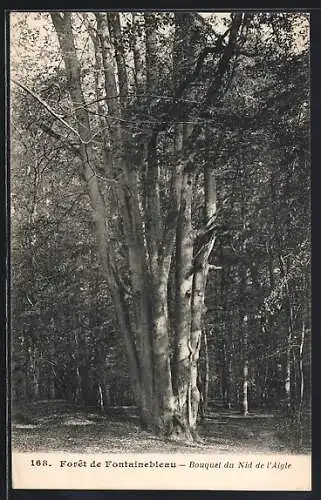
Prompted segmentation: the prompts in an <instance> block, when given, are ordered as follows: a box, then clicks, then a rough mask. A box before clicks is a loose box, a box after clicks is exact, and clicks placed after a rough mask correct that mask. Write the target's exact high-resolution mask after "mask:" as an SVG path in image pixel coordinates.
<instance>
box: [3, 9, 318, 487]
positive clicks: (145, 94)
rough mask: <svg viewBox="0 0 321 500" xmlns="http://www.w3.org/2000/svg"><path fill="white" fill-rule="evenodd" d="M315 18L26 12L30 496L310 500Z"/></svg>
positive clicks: (20, 360) (23, 332) (22, 381)
mask: <svg viewBox="0 0 321 500" xmlns="http://www.w3.org/2000/svg"><path fill="white" fill-rule="evenodd" d="M309 22H310V19H309V14H307V13H304V12H293V11H289V12H286V11H284V12H266V11H264V12H260V11H255V12H254V11H253V12H250V11H244V12H242V11H231V12H214V11H213V12H197V11H168V12H164V11H162V12H158V11H146V12H143V11H139V12H135V11H132V12H127V11H121V12H116V11H91V12H89V11H88V12H83V11H61V12H58V11H52V12H50V11H48V12H46V11H41V12H36V11H32V12H31V11H25V12H22V11H19V12H18V11H12V12H10V60H9V71H10V74H9V84H10V172H9V174H10V186H11V188H10V189H11V201H10V225H11V241H10V256H11V279H10V287H11V288H10V296H11V310H10V316H11V323H10V325H11V328H10V330H11V334H10V338H11V363H10V364H11V388H12V393H11V448H12V482H13V488H18V489H21V488H23V489H86V490H88V489H89V490H90V489H95V490H97V489H102V490H108V489H113V490H115V489H117V490H144V489H148V490H153V489H157V490H173V489H179V490H212V491H218V490H231V489H235V490H255V491H260V490H279V491H281V490H283V491H289V490H291V491H292V490H295V491H309V490H311V311H310V309H311V304H310V295H311V270H310V257H311V245H310V236H311V235H310V95H309V89H310V73H309V67H310V61H309V58H310V37H309Z"/></svg>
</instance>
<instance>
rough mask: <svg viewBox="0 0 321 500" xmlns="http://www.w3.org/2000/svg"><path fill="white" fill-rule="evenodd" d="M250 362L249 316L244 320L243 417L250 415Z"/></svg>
mask: <svg viewBox="0 0 321 500" xmlns="http://www.w3.org/2000/svg"><path fill="white" fill-rule="evenodd" d="M248 377H249V360H248V324H247V316H244V318H243V400H242V412H243V415H244V416H246V415H248V412H249V404H248V386H249V379H248Z"/></svg>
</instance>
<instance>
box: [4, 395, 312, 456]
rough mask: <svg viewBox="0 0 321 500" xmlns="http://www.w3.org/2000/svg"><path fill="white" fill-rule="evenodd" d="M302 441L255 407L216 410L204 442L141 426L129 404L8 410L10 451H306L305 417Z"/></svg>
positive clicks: (277, 417)
mask: <svg viewBox="0 0 321 500" xmlns="http://www.w3.org/2000/svg"><path fill="white" fill-rule="evenodd" d="M303 429H304V431H303V436H302V439H301V444H300V445H298V439H297V432H296V429H295V428H293V424H291V423H290V422H288V421H287V420H286V419H285V417H284V416H282V415H281V414H280V413H279V414H278V413H274V414H271V413H267V412H264V411H256V412H253V413H250V414H249V415H248V416H246V417H244V416H242V415H240V413H239V412H237V411H235V410H224V409H222V408H214V409H210V410H209V411H208V416H207V417H206V418H205V419H204V420H203V422H201V423H200V425H199V434H200V436H201V438H202V439H203V443H202V444H195V445H191V444H184V443H178V442H175V441H170V440H164V439H161V438H159V437H157V436H154V435H152V434H150V433H149V432H146V431H143V430H141V428H140V427H139V423H138V418H137V416H136V415H135V410H134V409H133V408H131V407H120V408H113V409H111V410H110V411H109V412H108V414H102V413H99V412H95V411H92V410H89V409H88V408H84V407H81V406H76V405H71V404H70V403H68V402H66V401H62V400H56V401H37V402H33V403H25V404H24V405H23V406H22V405H20V406H17V405H16V406H15V407H14V409H13V410H12V431H11V438H12V449H13V450H14V451H24V452H32V451H46V452H49V451H68V452H77V453H79V452H82V453H107V452H122V451H125V450H126V451H130V452H132V453H138V452H141V453H144V452H145V453H146V452H149V453H151V452H157V453H159V452H166V453H172V452H182V453H183V452H188V453H193V452H197V453H202V452H205V453H209V452H211V451H215V453H222V454H225V453H298V454H304V453H309V452H310V446H311V436H310V432H309V429H310V423H309V416H305V422H304V425H303Z"/></svg>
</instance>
